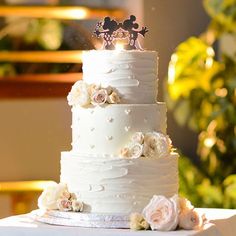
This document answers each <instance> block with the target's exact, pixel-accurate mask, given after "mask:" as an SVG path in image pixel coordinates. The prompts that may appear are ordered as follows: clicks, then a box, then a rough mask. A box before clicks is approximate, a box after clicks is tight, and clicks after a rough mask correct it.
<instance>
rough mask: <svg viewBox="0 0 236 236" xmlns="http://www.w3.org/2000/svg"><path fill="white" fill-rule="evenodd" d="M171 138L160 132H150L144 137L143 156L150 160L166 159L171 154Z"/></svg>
mask: <svg viewBox="0 0 236 236" xmlns="http://www.w3.org/2000/svg"><path fill="white" fill-rule="evenodd" d="M170 150H171V140H170V138H169V137H168V136H167V135H165V134H162V133H159V132H150V133H147V134H145V136H144V150H143V154H144V156H146V157H150V158H160V157H165V156H167V155H168V154H169V153H170Z"/></svg>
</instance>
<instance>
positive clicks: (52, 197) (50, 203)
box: [38, 183, 68, 210]
mask: <svg viewBox="0 0 236 236" xmlns="http://www.w3.org/2000/svg"><path fill="white" fill-rule="evenodd" d="M64 192H68V190H67V186H66V184H62V183H60V184H55V185H53V186H49V187H47V188H46V189H45V190H44V191H43V192H42V194H41V195H40V197H39V199H38V207H39V208H40V209H44V210H56V209H58V207H57V200H58V199H60V198H61V197H62V196H63V193H64Z"/></svg>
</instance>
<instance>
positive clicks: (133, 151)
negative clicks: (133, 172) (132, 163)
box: [129, 143, 143, 159]
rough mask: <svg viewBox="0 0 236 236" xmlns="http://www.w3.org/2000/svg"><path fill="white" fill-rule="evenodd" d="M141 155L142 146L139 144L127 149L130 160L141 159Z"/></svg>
mask: <svg viewBox="0 0 236 236" xmlns="http://www.w3.org/2000/svg"><path fill="white" fill-rule="evenodd" d="M142 154H143V145H141V144H139V143H134V144H132V145H131V146H130V147H129V156H130V158H131V159H136V158H139V157H141V156H142Z"/></svg>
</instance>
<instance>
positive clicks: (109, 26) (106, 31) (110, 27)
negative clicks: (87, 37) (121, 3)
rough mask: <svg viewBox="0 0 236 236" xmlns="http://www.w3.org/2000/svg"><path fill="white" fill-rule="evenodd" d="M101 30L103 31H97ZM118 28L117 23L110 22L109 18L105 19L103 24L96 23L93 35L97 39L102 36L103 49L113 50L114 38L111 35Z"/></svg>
mask: <svg viewBox="0 0 236 236" xmlns="http://www.w3.org/2000/svg"><path fill="white" fill-rule="evenodd" d="M100 28H102V30H103V31H100V30H99V29H100ZM118 28H119V25H118V23H117V22H116V21H115V20H111V18H110V17H105V18H104V21H103V22H98V24H97V26H96V28H95V31H94V33H95V34H96V36H97V37H100V36H101V35H103V39H104V41H105V42H104V43H105V45H103V47H104V48H105V49H109V50H112V49H115V46H114V44H113V41H114V36H113V33H114V32H115V31H116V30H117V29H118Z"/></svg>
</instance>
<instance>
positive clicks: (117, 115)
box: [72, 103, 166, 155]
mask: <svg viewBox="0 0 236 236" xmlns="http://www.w3.org/2000/svg"><path fill="white" fill-rule="evenodd" d="M72 113H73V114H72V140H73V141H72V147H73V148H72V149H73V151H74V152H77V153H80V154H98V155H106V154H109V155H119V153H120V150H121V149H122V148H123V147H125V146H126V144H128V142H129V140H130V138H131V136H132V135H133V134H134V133H135V132H138V131H141V132H144V133H145V132H152V131H158V132H162V133H166V106H165V104H164V103H157V104H114V105H104V106H97V107H90V108H82V107H80V106H74V107H73V109H72Z"/></svg>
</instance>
